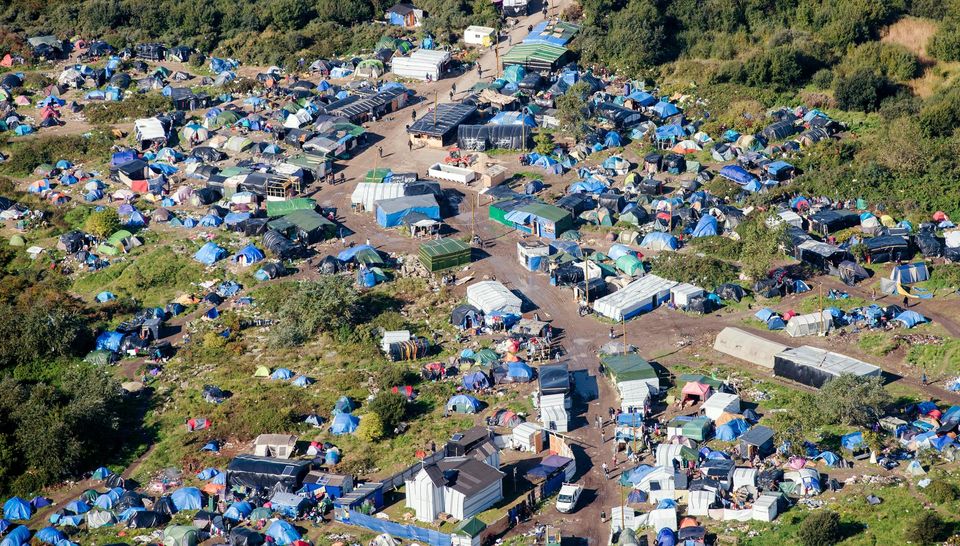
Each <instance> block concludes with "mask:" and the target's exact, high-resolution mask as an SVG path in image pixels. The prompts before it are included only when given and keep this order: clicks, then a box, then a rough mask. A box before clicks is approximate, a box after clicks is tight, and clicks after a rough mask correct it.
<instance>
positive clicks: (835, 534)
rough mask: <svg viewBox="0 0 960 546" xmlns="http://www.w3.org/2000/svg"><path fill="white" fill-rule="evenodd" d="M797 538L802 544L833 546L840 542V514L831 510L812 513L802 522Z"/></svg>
mask: <svg viewBox="0 0 960 546" xmlns="http://www.w3.org/2000/svg"><path fill="white" fill-rule="evenodd" d="M797 538H798V539H799V541H800V544H801V545H802V546H832V545H833V544H836V543H837V542H840V538H841V535H840V516H838V515H837V513H836V512H831V511H829V510H823V511H820V512H813V513H811V514H810V515H809V516H807V517H806V519H804V520H803V523H801V524H800V529H799V530H798V531H797Z"/></svg>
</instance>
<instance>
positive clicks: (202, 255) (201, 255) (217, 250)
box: [193, 241, 227, 265]
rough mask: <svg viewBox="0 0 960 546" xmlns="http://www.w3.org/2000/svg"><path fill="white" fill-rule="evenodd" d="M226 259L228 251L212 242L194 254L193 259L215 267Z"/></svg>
mask: <svg viewBox="0 0 960 546" xmlns="http://www.w3.org/2000/svg"><path fill="white" fill-rule="evenodd" d="M226 257H227V251H226V249H224V248H221V247H220V246H218V245H217V244H216V243H214V242H213V241H210V242H208V243H206V244H205V245H203V246H202V247H200V250H198V251H197V253H196V254H194V256H193V259H194V260H196V261H198V262H200V263H202V264H204V265H213V264H215V263H216V262H218V261H220V260H222V259H224V258H226Z"/></svg>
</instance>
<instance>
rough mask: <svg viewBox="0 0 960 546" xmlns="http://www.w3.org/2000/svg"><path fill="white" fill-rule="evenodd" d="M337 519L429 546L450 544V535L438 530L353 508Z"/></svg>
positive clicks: (446, 545)
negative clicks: (379, 516) (369, 514)
mask: <svg viewBox="0 0 960 546" xmlns="http://www.w3.org/2000/svg"><path fill="white" fill-rule="evenodd" d="M337 519H338V521H340V522H341V523H346V524H348V525H356V526H358V527H363V528H365V529H369V530H371V531H373V532H375V533H387V534H389V535H390V536H392V537H394V538H399V539H404V540H411V541H419V542H422V543H425V544H429V545H430V546H450V544H451V537H450V535H447V534H444V533H441V532H439V531H434V530H432V529H424V528H423V527H417V526H416V525H404V524H401V523H395V522H392V521H387V520H382V519H379V518H375V517H372V516H367V515H365V514H361V513H360V512H357V511H355V510H350V512H349V515H348V516H347V517H346V518H342V517H338V518H337Z"/></svg>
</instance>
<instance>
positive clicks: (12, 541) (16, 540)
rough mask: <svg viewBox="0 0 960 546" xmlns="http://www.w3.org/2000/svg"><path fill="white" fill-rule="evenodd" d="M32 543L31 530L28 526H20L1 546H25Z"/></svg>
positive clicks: (11, 532)
mask: <svg viewBox="0 0 960 546" xmlns="http://www.w3.org/2000/svg"><path fill="white" fill-rule="evenodd" d="M29 543H30V529H29V528H27V526H26V525H18V526H16V527H15V528H14V529H13V530H12V531H10V534H9V535H7V536H6V538H4V539H3V542H0V546H23V545H24V544H29Z"/></svg>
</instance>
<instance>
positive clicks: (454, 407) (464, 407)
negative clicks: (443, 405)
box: [447, 394, 480, 413]
mask: <svg viewBox="0 0 960 546" xmlns="http://www.w3.org/2000/svg"><path fill="white" fill-rule="evenodd" d="M447 411H452V412H455V413H477V412H478V411H480V401H479V400H477V399H476V398H474V397H472V396H470V395H468V394H455V395H453V396H451V397H450V400H447Z"/></svg>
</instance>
